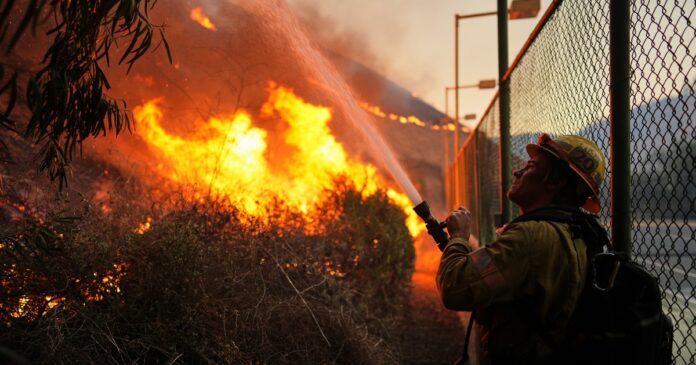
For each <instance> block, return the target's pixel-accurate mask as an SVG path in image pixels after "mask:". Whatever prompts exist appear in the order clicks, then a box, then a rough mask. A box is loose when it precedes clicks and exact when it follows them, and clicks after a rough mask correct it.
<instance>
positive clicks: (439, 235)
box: [413, 200, 449, 251]
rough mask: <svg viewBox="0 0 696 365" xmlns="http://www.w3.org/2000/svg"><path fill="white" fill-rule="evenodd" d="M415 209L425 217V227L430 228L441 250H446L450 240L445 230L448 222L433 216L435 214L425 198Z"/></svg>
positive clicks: (431, 234)
mask: <svg viewBox="0 0 696 365" xmlns="http://www.w3.org/2000/svg"><path fill="white" fill-rule="evenodd" d="M413 210H414V211H415V212H416V214H418V216H419V217H421V219H423V222H425V228H426V229H427V230H428V234H429V235H430V236H432V237H433V239H434V240H435V242H436V243H437V248H439V249H440V251H444V249H445V246H447V242H448V241H449V235H447V232H445V227H447V223H446V222H440V221H438V220H437V218H435V217H433V214H432V213H431V212H430V206H429V205H428V202H426V201H425V200H424V201H422V202H420V203H419V204H418V205H416V206H415V207H413Z"/></svg>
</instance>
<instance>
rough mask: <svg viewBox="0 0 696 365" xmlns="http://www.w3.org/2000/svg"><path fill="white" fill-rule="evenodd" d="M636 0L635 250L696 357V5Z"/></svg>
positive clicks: (681, 350) (679, 338) (685, 356)
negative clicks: (660, 291) (656, 281)
mask: <svg viewBox="0 0 696 365" xmlns="http://www.w3.org/2000/svg"><path fill="white" fill-rule="evenodd" d="M694 8H695V5H694V2H693V1H675V0H669V1H648V0H638V1H633V2H632V4H631V70H632V77H631V104H632V110H631V121H632V123H633V128H632V129H631V148H632V151H633V153H632V156H631V157H632V158H631V160H632V161H631V162H632V164H631V165H632V166H631V168H632V170H631V172H632V176H631V182H632V186H633V192H632V193H633V194H632V208H633V222H632V223H633V224H632V234H633V237H632V239H633V251H634V253H635V258H636V261H639V262H641V263H643V264H644V265H645V266H646V267H647V268H648V269H649V270H651V271H652V272H653V273H654V274H655V275H656V276H657V277H658V278H659V281H660V285H661V287H662V289H663V303H664V305H665V306H666V310H667V312H668V313H670V315H671V317H672V321H673V322H674V325H675V333H674V348H673V354H674V357H675V360H676V363H677V364H694V363H696V333H695V332H694V331H696V292H695V290H696V261H695V260H694V258H695V257H696V176H694V162H695V160H696V158H695V157H694V156H696V128H695V127H694V124H695V121H696V117H694V114H696V95H694V84H695V83H696V11H695V10H694Z"/></svg>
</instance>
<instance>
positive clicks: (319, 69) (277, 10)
mask: <svg viewBox="0 0 696 365" xmlns="http://www.w3.org/2000/svg"><path fill="white" fill-rule="evenodd" d="M243 4H244V6H245V7H247V8H250V9H251V10H252V11H253V12H254V13H258V14H263V16H264V17H265V19H266V24H267V26H268V27H269V30H271V31H272V32H273V33H276V34H284V35H286V37H287V41H288V46H289V47H290V48H291V49H293V50H294V51H295V54H296V55H297V57H298V59H300V60H301V61H302V62H303V63H304V64H305V65H306V66H307V69H308V70H312V71H313V74H314V76H315V77H316V78H317V79H318V80H319V81H320V83H319V84H320V85H322V86H323V88H324V90H325V91H326V93H327V94H328V95H330V96H331V97H332V99H333V100H334V101H335V102H336V105H338V106H341V109H342V110H343V111H344V113H345V114H346V116H347V119H348V121H350V122H351V123H353V125H354V126H355V127H356V128H357V130H358V131H360V132H361V133H362V135H363V136H364V137H365V139H366V141H367V142H368V143H367V144H368V146H369V147H370V149H371V150H372V152H373V157H375V159H376V160H377V161H378V162H380V163H381V164H382V165H383V166H384V167H386V169H387V171H389V173H391V175H392V177H393V178H394V180H396V182H397V183H398V184H399V185H401V187H402V189H403V190H404V192H405V193H406V195H408V197H409V199H410V200H411V202H412V203H413V204H415V207H414V208H413V210H414V211H415V212H416V214H418V216H419V217H421V219H423V221H424V222H425V227H426V228H427V230H428V234H430V235H431V236H432V237H433V238H434V239H435V242H437V246H438V248H439V249H440V250H441V251H442V250H444V249H445V245H447V242H448V241H449V236H448V235H447V233H446V232H445V230H444V229H445V227H446V224H445V223H444V222H442V223H440V222H439V221H438V220H437V219H436V218H435V217H433V215H432V213H431V212H430V207H429V206H428V203H427V202H425V201H424V200H423V199H422V198H421V196H420V194H418V191H417V190H416V188H415V186H414V185H413V183H412V182H411V180H410V179H409V178H408V176H407V175H406V172H405V171H404V169H403V167H402V166H401V164H399V162H398V160H397V159H396V157H395V156H394V153H393V151H392V150H391V149H390V148H389V147H388V145H387V143H386V142H385V141H384V139H383V138H382V136H381V135H380V133H379V132H378V131H377V129H376V128H375V127H374V126H373V125H372V124H371V123H370V122H369V119H370V117H369V116H368V115H367V113H366V112H365V111H364V110H363V109H362V108H361V107H360V106H359V105H358V102H357V101H356V99H355V97H354V96H353V93H352V91H351V89H350V87H348V84H346V82H345V80H344V79H343V78H342V77H341V76H340V74H339V73H338V72H337V71H336V70H335V69H334V67H333V66H332V65H331V64H330V63H329V62H328V61H327V60H326V59H325V58H324V56H323V55H322V54H321V52H319V51H318V50H317V49H316V48H315V47H314V46H313V44H312V42H310V40H309V38H308V37H307V36H306V35H305V34H304V32H303V31H302V30H301V27H300V25H299V22H298V21H297V19H295V18H294V17H292V16H288V14H291V13H292V12H291V11H290V10H289V9H288V7H287V4H286V3H284V2H267V1H263V0H255V1H245V2H243Z"/></svg>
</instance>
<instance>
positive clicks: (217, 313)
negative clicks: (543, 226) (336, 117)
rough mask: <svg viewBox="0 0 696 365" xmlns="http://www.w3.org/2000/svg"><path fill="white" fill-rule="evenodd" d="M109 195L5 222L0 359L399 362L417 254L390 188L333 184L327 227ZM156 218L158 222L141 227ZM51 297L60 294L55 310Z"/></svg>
mask: <svg viewBox="0 0 696 365" xmlns="http://www.w3.org/2000/svg"><path fill="white" fill-rule="evenodd" d="M111 204H112V206H111V209H113V212H112V213H111V214H109V215H108V216H104V215H103V214H99V212H96V211H95V209H96V207H95V206H93V205H90V204H88V203H85V204H84V205H83V206H80V205H78V206H79V209H76V208H74V207H75V206H76V205H75V204H74V202H71V203H70V204H68V206H70V207H72V208H67V209H58V207H56V206H53V207H51V208H50V209H47V211H52V212H53V213H50V214H49V213H42V214H35V212H34V213H30V212H29V211H25V212H22V213H21V214H15V215H14V216H13V217H12V220H8V221H6V222H5V223H2V224H1V225H0V229H1V231H0V234H1V236H0V237H2V238H1V239H2V243H3V244H4V245H5V246H4V247H3V248H2V249H0V275H3V276H2V277H0V280H2V283H3V285H0V321H1V322H2V325H3V327H4V329H3V330H2V331H0V359H4V360H3V361H13V360H12V357H13V356H16V355H17V356H19V357H14V361H19V359H20V357H21V358H24V359H26V360H27V361H29V362H31V363H36V364H49V363H50V364H55V363H64V364H73V363H80V364H83V363H102V364H107V363H108V364H132V363H138V364H173V363H187V364H189V363H191V364H207V363H216V364H218V363H219V364H251V363H253V364H297V363H308V364H309V363H311V364H325V363H341V364H344V363H345V364H347V363H351V364H352V363H359V364H370V363H373V364H387V363H397V362H399V361H400V358H399V352H398V350H397V349H398V343H396V342H397V341H398V339H397V337H398V336H397V334H396V333H395V332H396V331H397V327H398V322H399V320H400V318H401V316H402V314H403V311H404V305H405V302H404V301H405V299H406V293H407V289H408V285H409V279H410V274H411V273H412V270H413V260H414V252H413V244H412V240H411V238H410V237H409V235H408V231H407V229H406V227H405V226H404V223H403V222H404V217H403V213H402V212H400V211H399V209H398V208H397V207H395V206H393V205H391V204H390V203H389V202H388V200H387V198H386V197H385V196H384V195H383V194H377V195H375V196H372V197H369V198H363V197H362V196H361V194H360V193H359V191H357V190H356V189H355V188H351V187H349V186H346V185H345V184H342V183H341V182H337V189H335V190H334V192H333V193H330V198H329V199H328V203H327V204H326V205H325V206H324V207H322V208H321V209H323V210H324V211H323V214H322V216H325V217H330V219H327V220H326V221H323V222H322V223H321V229H319V230H318V231H319V232H322V233H307V232H306V231H305V230H303V229H302V226H303V224H304V223H303V222H304V220H303V217H301V216H298V215H296V214H294V213H293V212H287V211H283V208H282V205H280V204H278V205H277V206H275V207H273V209H270V210H269V211H274V212H275V213H276V214H274V215H273V217H275V218H273V217H272V218H271V221H270V222H264V223H261V222H260V221H254V220H253V218H250V217H245V216H244V215H243V214H242V213H240V212H239V211H237V210H235V209H234V208H231V207H225V206H223V205H220V204H218V203H215V202H206V203H204V204H200V203H199V204H188V203H182V202H179V203H178V205H177V206H176V208H174V209H172V208H170V209H166V210H165V209H157V208H153V207H152V206H148V207H147V208H143V207H142V205H137V204H132V202H129V201H127V200H125V199H122V200H118V199H112V201H111ZM76 210H77V211H76ZM148 215H150V216H152V217H153V223H152V227H151V228H150V229H149V230H148V231H147V232H145V233H144V234H137V233H134V231H133V229H134V227H136V226H137V222H139V221H140V222H141V221H142V218H143V217H145V216H148ZM66 216H75V217H74V218H66ZM242 222H245V223H242ZM105 278H106V280H105ZM110 284H112V285H110ZM46 296H51V297H53V298H63V299H62V300H60V301H55V303H57V305H56V306H55V307H53V308H49V306H48V302H47V301H46V300H45V298H46ZM22 298H28V299H29V301H28V302H26V300H25V304H24V307H23V308H22V310H21V311H19V310H18V306H19V305H20V304H19V303H20V301H21V300H23V299H22ZM42 298H43V299H42ZM19 312H21V313H19Z"/></svg>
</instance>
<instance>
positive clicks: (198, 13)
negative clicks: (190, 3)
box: [190, 6, 217, 32]
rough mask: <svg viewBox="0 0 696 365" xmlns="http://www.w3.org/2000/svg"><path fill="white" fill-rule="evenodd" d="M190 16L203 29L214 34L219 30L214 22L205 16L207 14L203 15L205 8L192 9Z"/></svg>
mask: <svg viewBox="0 0 696 365" xmlns="http://www.w3.org/2000/svg"><path fill="white" fill-rule="evenodd" d="M190 16H191V19H192V20H194V21H195V22H196V23H198V24H200V25H201V26H202V27H203V28H205V29H208V30H212V31H213V32H214V31H216V30H217V27H215V24H214V23H213V21H212V20H210V18H208V16H207V15H205V13H203V8H201V7H200V6H197V7H195V8H193V9H191V14H190Z"/></svg>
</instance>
